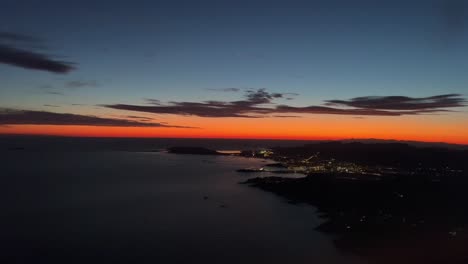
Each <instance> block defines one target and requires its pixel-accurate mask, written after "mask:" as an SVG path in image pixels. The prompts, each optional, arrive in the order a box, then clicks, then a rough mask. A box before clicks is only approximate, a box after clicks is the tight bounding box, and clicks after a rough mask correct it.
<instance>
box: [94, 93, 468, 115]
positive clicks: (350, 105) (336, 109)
mask: <svg viewBox="0 0 468 264" xmlns="http://www.w3.org/2000/svg"><path fill="white" fill-rule="evenodd" d="M284 96H285V93H269V92H267V91H266V90H265V89H259V90H255V91H254V90H248V91H246V94H245V98H244V100H240V101H231V102H223V101H205V102H169V103H167V104H163V103H161V102H160V101H159V100H154V101H148V102H149V103H150V104H151V105H130V104H113V105H103V106H104V107H108V108H112V109H120V110H129V111H136V112H146V113H155V114H174V115H193V116H200V117H243V118H262V117H269V116H271V115H277V116H283V117H285V116H288V115H291V114H293V115H294V114H333V115H355V116H403V115H417V114H434V113H443V112H449V111H450V110H448V109H447V108H453V107H461V106H464V105H465V104H464V103H465V102H466V100H465V99H464V98H462V97H461V96H460V95H458V94H446V95H437V96H432V97H423V98H411V97H405V96H381V97H358V98H353V99H351V100H329V101H326V104H325V105H318V106H317V105H312V106H305V107H297V106H289V105H277V104H275V103H274V100H275V99H278V98H285V97H284Z"/></svg>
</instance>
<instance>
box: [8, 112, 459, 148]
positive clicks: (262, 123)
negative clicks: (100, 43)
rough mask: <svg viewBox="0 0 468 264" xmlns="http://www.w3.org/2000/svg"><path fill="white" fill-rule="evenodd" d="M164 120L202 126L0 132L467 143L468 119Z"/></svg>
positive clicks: (18, 128)
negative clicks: (367, 139) (187, 127)
mask: <svg viewBox="0 0 468 264" xmlns="http://www.w3.org/2000/svg"><path fill="white" fill-rule="evenodd" d="M165 121H166V120H165ZM167 121H168V122H169V123H170V124H183V125H186V126H196V127H200V128H199V129H184V128H170V127H168V128H164V127H155V128H150V127H98V126H53V125H12V126H8V127H0V134H1V133H3V134H37V135H60V136H80V137H171V138H178V137H183V138H257V139H267V138H269V139H312V140H313V139H347V138H380V139H397V140H417V141H431V142H448V143H458V144H468V133H467V132H468V122H467V121H468V120H463V118H461V117H458V118H457V117H454V118H451V119H449V118H439V117H432V118H430V119H427V118H426V119H424V118H421V117H416V116H415V117H400V118H395V117H365V118H363V119H356V118H353V117H343V116H332V117H331V116H313V117H303V118H265V119H236V118H223V119H216V118H212V119H208V118H197V117H179V118H173V119H172V120H167Z"/></svg>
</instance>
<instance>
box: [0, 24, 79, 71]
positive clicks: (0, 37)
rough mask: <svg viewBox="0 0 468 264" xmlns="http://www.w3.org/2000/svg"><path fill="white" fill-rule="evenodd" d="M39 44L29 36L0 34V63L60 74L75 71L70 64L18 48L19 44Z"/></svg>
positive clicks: (8, 33)
mask: <svg viewBox="0 0 468 264" xmlns="http://www.w3.org/2000/svg"><path fill="white" fill-rule="evenodd" d="M39 42H40V41H39V40H38V39H36V38H34V37H31V36H26V35H21V34H16V33H10V32H0V63H3V64H7V65H12V66H17V67H21V68H25V69H32V70H42V71H48V72H53V73H62V74H63V73H68V72H70V71H72V70H73V69H75V67H74V64H73V63H71V62H66V61H60V60H55V59H53V58H52V57H50V56H49V55H46V54H43V53H40V52H37V51H34V50H29V49H25V48H20V47H18V45H19V44H24V43H27V44H35V45H37V44H39Z"/></svg>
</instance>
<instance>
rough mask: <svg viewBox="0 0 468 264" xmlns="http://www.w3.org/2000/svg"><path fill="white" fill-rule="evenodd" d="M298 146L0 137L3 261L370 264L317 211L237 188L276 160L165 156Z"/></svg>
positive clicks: (261, 143) (218, 142)
mask: <svg viewBox="0 0 468 264" xmlns="http://www.w3.org/2000/svg"><path fill="white" fill-rule="evenodd" d="M295 144H296V145H301V144H304V142H301V141H255V140H206V139H92V138H87V139H86V138H85V139H83V138H79V139H73V138H58V137H57V138H56V137H39V138H37V137H0V159H1V181H2V183H1V185H0V186H1V187H0V191H1V194H0V195H1V197H2V199H1V201H2V202H1V205H2V207H1V208H2V216H1V218H0V224H1V225H0V226H1V230H0V231H1V235H0V243H1V247H0V258H1V259H0V261H1V263H331V264H333V263H365V261H364V260H362V259H360V258H359V257H358V256H355V255H350V254H347V253H346V252H340V251H339V250H338V249H337V247H336V246H335V244H334V241H335V240H334V237H333V236H331V235H327V234H324V233H320V232H318V231H317V230H316V229H315V228H316V227H317V226H318V225H319V224H320V223H322V222H323V220H322V219H320V218H319V217H318V215H317V212H316V208H314V207H313V206H311V205H306V204H291V203H289V202H288V201H287V200H285V199H284V198H282V197H279V196H277V195H275V194H272V193H269V192H265V191H262V190H260V189H256V188H253V187H249V186H247V185H244V184H239V183H240V182H242V181H245V180H247V179H249V178H250V177H256V176H258V174H255V173H253V174H249V173H241V172H237V171H236V170H237V169H240V168H249V167H261V166H264V165H265V164H267V163H269V162H271V161H268V160H264V159H256V158H244V157H237V156H202V155H178V154H170V153H167V152H165V151H163V149H164V148H166V147H169V146H203V147H207V148H210V149H216V150H230V151H232V150H240V149H248V148H265V147H269V146H286V145H287V146H291V145H295ZM262 175H263V176H270V175H269V174H268V173H262ZM281 176H285V175H283V174H282V175H281ZM290 176H291V177H297V175H290Z"/></svg>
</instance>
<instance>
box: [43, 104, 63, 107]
mask: <svg viewBox="0 0 468 264" xmlns="http://www.w3.org/2000/svg"><path fill="white" fill-rule="evenodd" d="M44 106H47V107H60V106H58V105H51V104H45V105H44Z"/></svg>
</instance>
